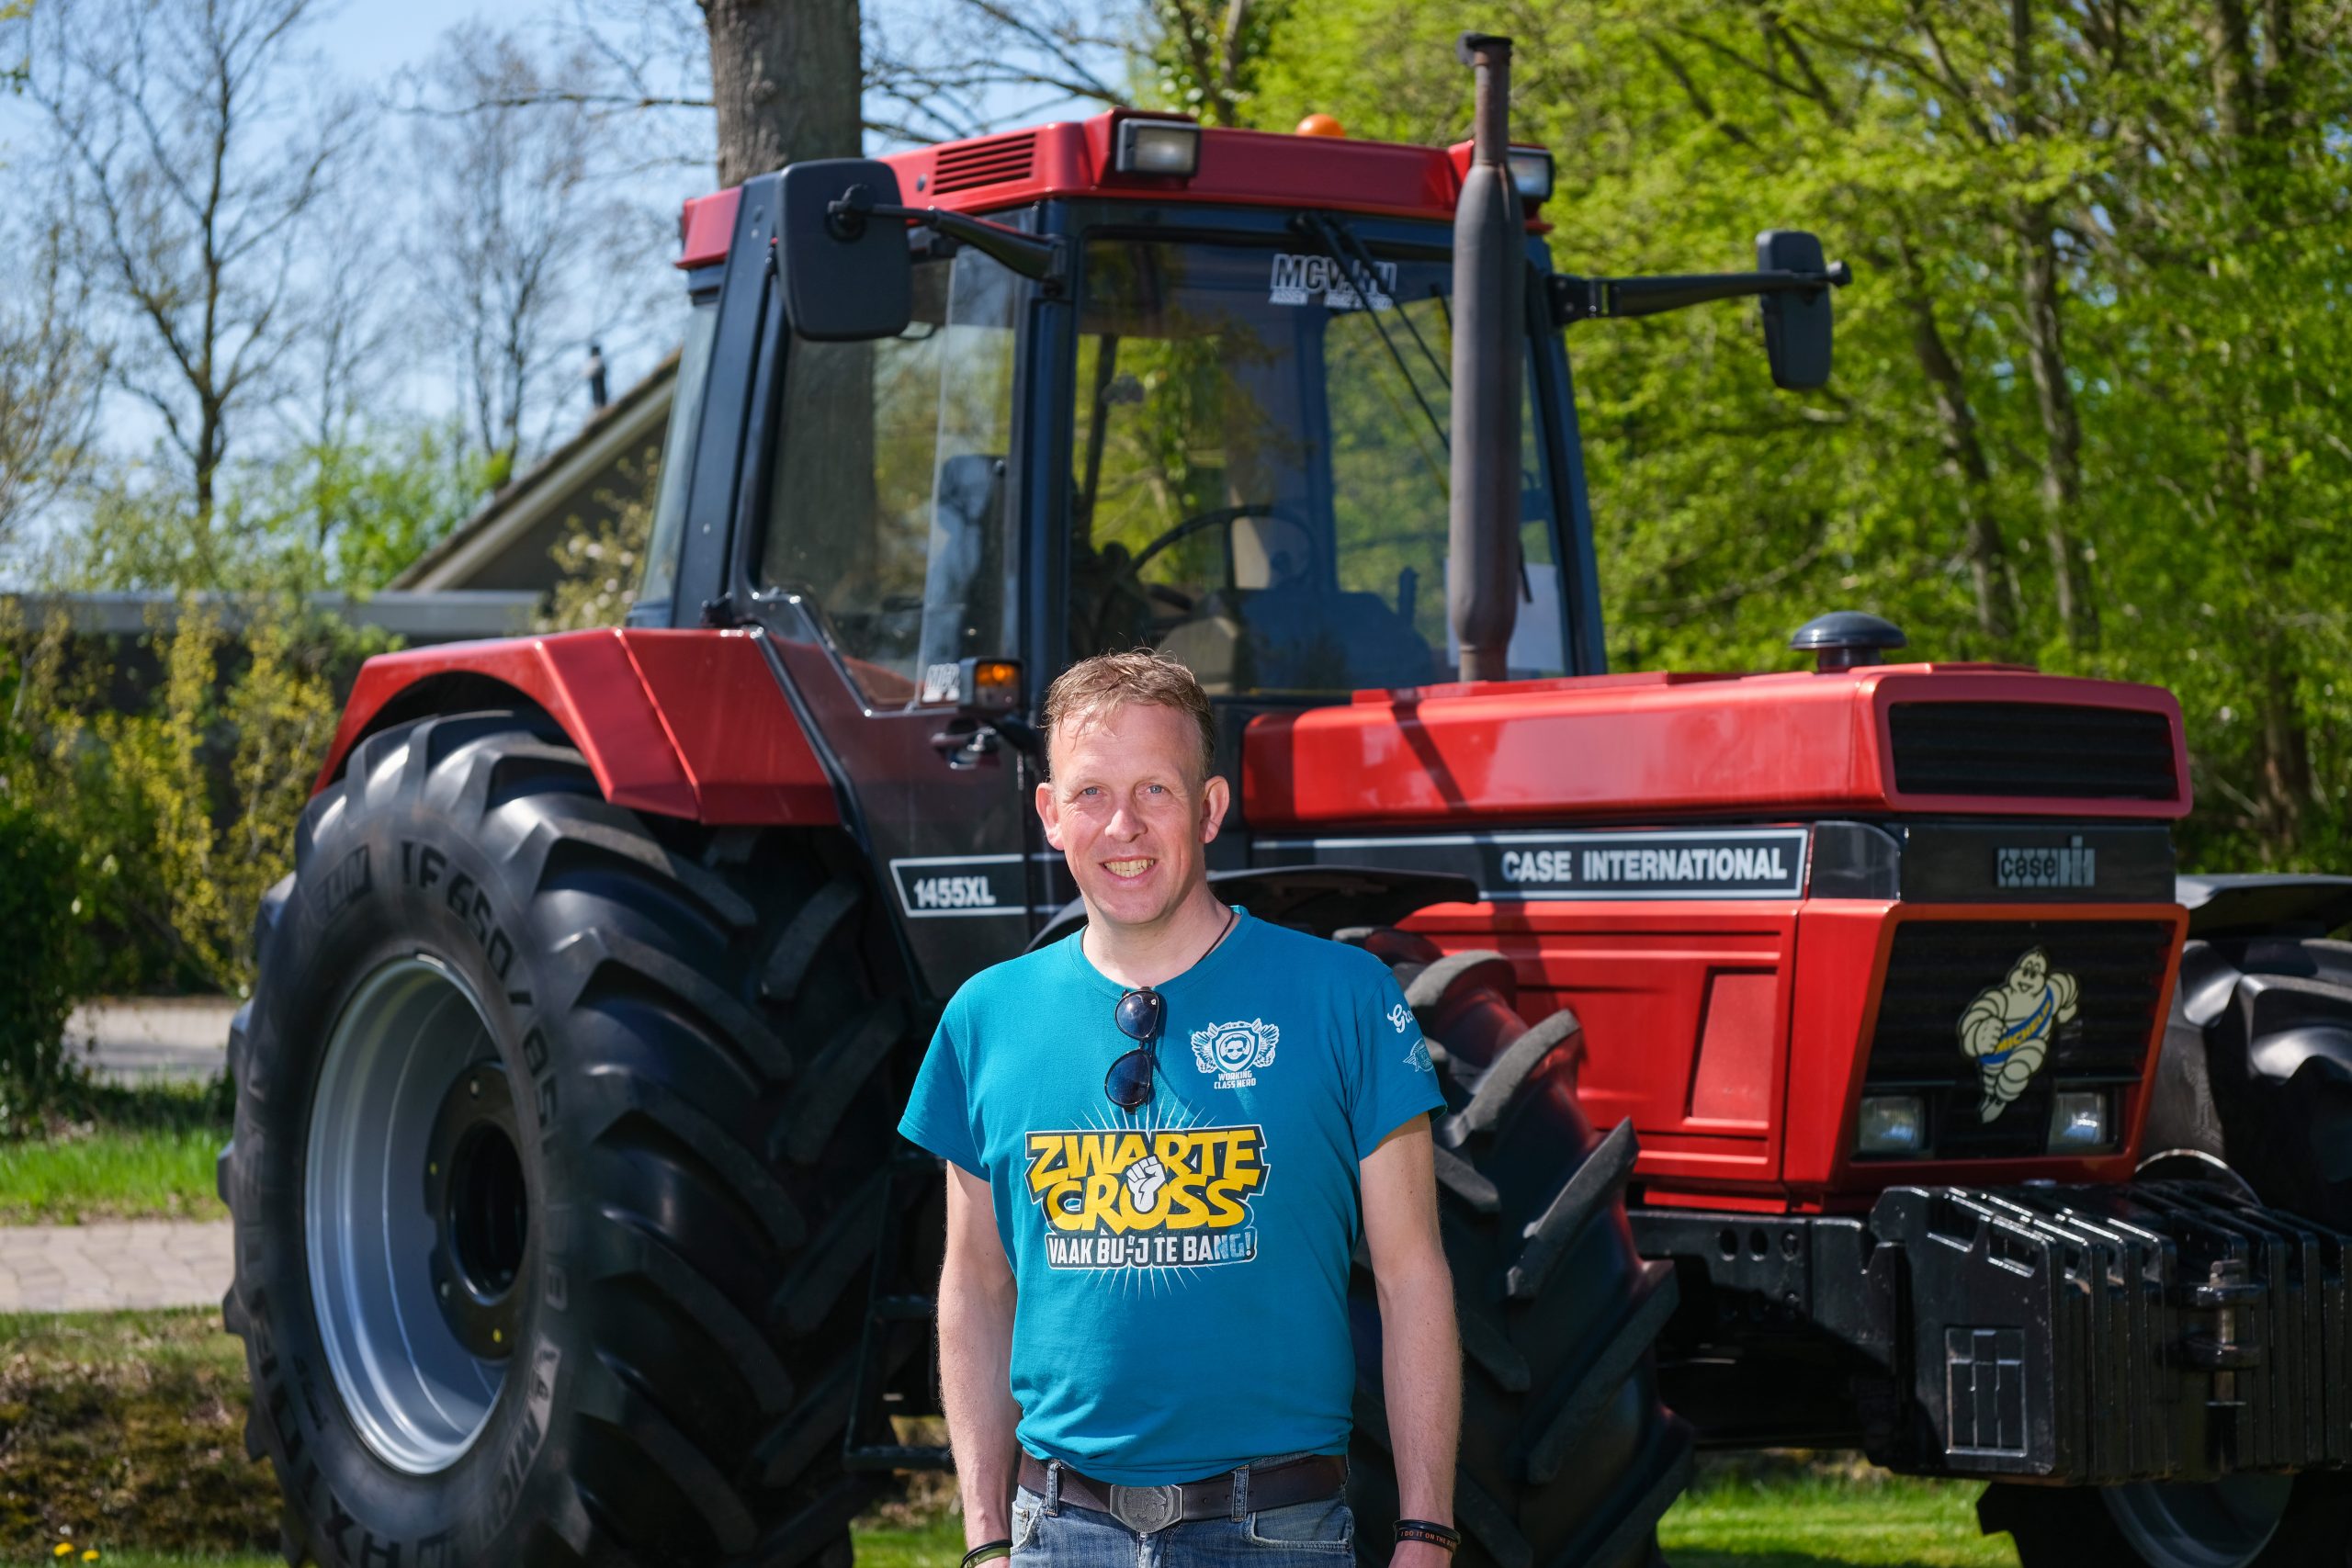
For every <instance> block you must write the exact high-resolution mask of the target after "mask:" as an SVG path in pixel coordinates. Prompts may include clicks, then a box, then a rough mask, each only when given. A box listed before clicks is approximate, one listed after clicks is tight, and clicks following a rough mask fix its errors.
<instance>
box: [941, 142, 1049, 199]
mask: <svg viewBox="0 0 2352 1568" xmlns="http://www.w3.org/2000/svg"><path fill="white" fill-rule="evenodd" d="M1036 156H1037V133H1036V132H1035V131H1034V130H1024V131H1021V132H1019V133H1018V134H1016V135H1012V136H991V137H989V138H987V139H986V140H984V141H967V142H964V143H963V144H961V145H960V146H955V147H943V148H941V149H940V150H939V161H938V163H937V164H933V168H932V181H931V188H932V190H933V193H934V194H937V195H944V194H946V193H947V192H949V191H956V190H970V189H971V188H972V187H973V186H992V185H998V184H1001V183H1002V182H1004V181H1006V180H1023V179H1027V178H1028V177H1029V171H1030V169H1031V168H1032V167H1033V166H1034V165H1035V162H1036Z"/></svg>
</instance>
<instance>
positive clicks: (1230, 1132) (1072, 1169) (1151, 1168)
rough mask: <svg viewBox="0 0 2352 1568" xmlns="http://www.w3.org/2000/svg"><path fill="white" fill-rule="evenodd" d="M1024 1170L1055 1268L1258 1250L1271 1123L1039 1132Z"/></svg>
mask: <svg viewBox="0 0 2352 1568" xmlns="http://www.w3.org/2000/svg"><path fill="white" fill-rule="evenodd" d="M1027 1151H1028V1156H1029V1164H1028V1168H1027V1170H1026V1172H1025V1178H1026V1181H1027V1186H1028V1192H1029V1196H1030V1197H1031V1198H1032V1199H1033V1200H1035V1202H1036V1204H1037V1207H1038V1209H1039V1211H1040V1212H1041V1213H1043V1214H1044V1215H1045V1221H1046V1232H1045V1247H1046V1267H1048V1268H1052V1269H1096V1270H1102V1271H1112V1270H1118V1269H1195V1268H1208V1267H1211V1266H1213V1265H1216V1264H1220V1263H1247V1262H1249V1261H1250V1260H1251V1259H1252V1258H1256V1257H1257V1256H1258V1229H1257V1227H1256V1226H1255V1225H1253V1224H1250V1218H1251V1215H1250V1199H1251V1198H1252V1197H1253V1196H1254V1195H1255V1194H1256V1193H1257V1192H1258V1191H1259V1190H1261V1189H1262V1188H1263V1187H1264V1186H1265V1184H1266V1157H1265V1156H1266V1130H1265V1129H1264V1128H1263V1127H1161V1128H1154V1129H1151V1130H1149V1131H1145V1132H1131V1131H1115V1130H1114V1131H1108V1132H1106V1131H1103V1130H1102V1129H1099V1128H1091V1127H1090V1128H1081V1129H1063V1130H1057V1131H1052V1132H1043V1133H1031V1134H1028V1138H1027Z"/></svg>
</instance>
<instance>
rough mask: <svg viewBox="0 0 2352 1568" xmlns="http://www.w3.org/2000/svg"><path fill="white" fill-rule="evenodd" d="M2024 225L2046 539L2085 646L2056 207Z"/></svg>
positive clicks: (2075, 444)
mask: <svg viewBox="0 0 2352 1568" xmlns="http://www.w3.org/2000/svg"><path fill="white" fill-rule="evenodd" d="M2016 224H2017V230H2018V244H2019V245H2020V246H2021V247H2022V248H2023V249H2024V252H2025V279H2024V284H2025V289H2024V292H2025V338H2026V354H2027V361H2028V364H2029V367H2030V369H2031V370H2032V373H2033V393H2034V400H2035V402H2036V404H2037V405H2038V406H2039V408H2040V410H2041V438H2042V457H2041V529H2042V539H2043V542H2044V543H2045V544H2046V545H2047V546H2048V547H2049V550H2050V578H2051V586H2052V590H2053V592H2055V593H2056V595H2057V603H2058V629H2059V632H2060V634H2061V635H2063V636H2064V637H2065V639H2066V643H2067V646H2068V647H2070V648H2075V649H2084V648H2088V647H2090V646H2092V645H2093V644H2094V643H2096V642H2097V641H2098V615H2097V614H2096V612H2095V611H2094V609H2093V607H2092V604H2091V601H2090V592H2089V584H2088V581H2087V574H2086V573H2085V572H2084V570H2083V566H2082V562H2081V560H2080V559H2079V558H2078V556H2077V553H2076V546H2075V540H2074V519H2075V511H2076V508H2077V506H2078V504H2079V502H2081V500H2082V493H2083V424H2082V419H2081V416H2080V415H2079V414H2078V413H2077V412H2076V411H2075V386H2074V382H2073V380H2072V379H2071V378H2069V375H2068V373H2067V367H2066V340H2065V330H2064V325H2063V323H2062V322H2061V321H2060V319H2059V311H2058V243H2057V240H2056V238H2055V237H2054V236H2053V235H2052V232H2051V219H2050V209H2049V208H2048V207H2047V206H2045V205H2043V204H2042V203H2040V202H2031V203H2026V204H2022V205H2020V206H2019V208H2018V211H2017V216H2016Z"/></svg>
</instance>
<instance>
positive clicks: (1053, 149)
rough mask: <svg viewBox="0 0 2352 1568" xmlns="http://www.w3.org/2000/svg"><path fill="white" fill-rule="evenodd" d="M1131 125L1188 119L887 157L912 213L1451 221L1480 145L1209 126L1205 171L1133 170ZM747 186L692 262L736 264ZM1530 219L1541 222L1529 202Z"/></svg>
mask: <svg viewBox="0 0 2352 1568" xmlns="http://www.w3.org/2000/svg"><path fill="white" fill-rule="evenodd" d="M1125 119H1182V120H1185V121H1186V122H1187V123H1190V117H1188V116H1182V115H1153V114H1139V113H1137V112H1136V111H1135V110H1133V109H1109V110H1105V111H1104V112H1103V113H1102V114H1098V115H1094V116H1091V117H1090V118H1086V119H1076V120H1057V121H1055V122H1054V123H1052V124H1050V125H1039V126H1032V127H1030V128H1029V129H1027V130H1008V131H1002V132H1000V133H998V134H996V135H991V136H975V137H968V138H967V139H965V140H964V141H945V142H942V143H940V144H939V145H937V146H935V147H918V148H915V149H914V150H912V151H910V152H893V153H891V154H889V155H888V157H886V158H884V159H883V160H882V162H883V163H886V164H889V165H890V167H891V168H892V169H893V170H895V171H896V172H897V174H898V176H899V199H900V200H901V201H903V202H904V203H905V204H906V205H907V206H910V207H944V208H947V209H950V210H952V211H956V212H984V211H989V210H993V209H1001V208H1007V207H1020V206H1024V205H1026V204H1028V203H1030V202H1033V201H1042V200H1045V199H1046V198H1047V197H1070V196H1108V197H1130V198H1133V197H1152V198H1155V199H1157V200H1160V201H1169V202H1216V203H1220V204H1224V205H1227V206H1232V205H1239V206H1245V207H1283V208H1294V207H1308V206H1312V207H1317V208H1323V209H1338V210H1340V211H1347V212H1363V213H1374V214H1379V215H1382V216H1386V217H1396V218H1433V219H1440V220H1452V219H1453V208H1454V203H1455V201H1456V200H1457V199H1458V198H1459V197H1460V196H1461V194H1462V179H1463V175H1464V171H1466V170H1467V169H1468V168H1469V166H1470V143H1469V142H1467V141H1461V142H1456V143H1455V144H1454V145H1453V146H1452V147H1444V148H1439V147H1408V146H1404V145H1402V144H1400V143H1397V142H1394V141H1352V140H1351V139H1348V138H1346V137H1337V136H1291V135H1284V134H1281V133H1278V132H1273V131H1265V130H1221V129H1216V128H1204V129H1203V130H1202V132H1201V159H1200V168H1199V171H1198V172H1197V173H1195V174H1193V175H1189V176H1186V177H1182V178H1179V177H1175V176H1171V175H1123V174H1119V173H1117V172H1116V171H1115V170H1114V169H1113V168H1112V166H1111V165H1112V156H1111V150H1112V148H1113V147H1114V146H1115V145H1116V144H1117V139H1118V125H1119V122H1120V121H1121V120H1125ZM740 194H741V186H737V187H734V188H731V189H728V190H722V191H718V192H717V193H715V194H713V195H710V196H703V197H694V198H693V199H691V200H689V201H688V202H687V203H686V207H685V211H684V214H683V215H682V216H681V219H680V231H681V238H682V239H683V241H684V251H683V254H681V255H680V256H679V258H678V265H680V266H682V267H688V268H691V267H700V266H709V265H712V264H714V263H717V262H720V261H723V260H725V259H726V256H727V246H728V243H729V239H730V238H731V237H732V235H733V233H734V229H735V204H736V200H737V197H739V195H740ZM1528 215H1529V217H1530V218H1531V219H1532V218H1533V217H1534V212H1533V204H1532V203H1531V204H1530V210H1529V214H1528Z"/></svg>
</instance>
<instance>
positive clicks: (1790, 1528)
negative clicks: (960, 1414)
mask: <svg viewBox="0 0 2352 1568" xmlns="http://www.w3.org/2000/svg"><path fill="white" fill-rule="evenodd" d="M244 1401H245V1369H244V1357H243V1349H242V1348H241V1347H240V1346H239V1345H238V1344H237V1342H236V1341H235V1340H234V1339H232V1338H231V1337H229V1336H227V1335H225V1334H223V1333H221V1332H220V1314H219V1313H218V1312H217V1311H215V1310H214V1309H211V1308H209V1307H208V1308H198V1309H191V1310H188V1311H185V1312H138V1313H93V1314H72V1315H25V1316H17V1317H8V1316H0V1563H32V1562H61V1561H62V1562H80V1561H81V1552H82V1551H84V1550H85V1549H89V1548H96V1549H97V1550H98V1551H99V1552H100V1553H101V1556H100V1561H101V1562H105V1563H107V1564H110V1565H112V1568H277V1564H278V1563H279V1559H278V1558H277V1555H276V1552H275V1550H274V1549H275V1546H276V1543H277V1487H276V1484H275V1483H274V1482H273V1481H272V1480H271V1477H270V1472H269V1467H268V1466H267V1465H263V1464H253V1463H249V1462H247V1461H246V1459H245V1450H244V1443H243V1427H244ZM1976 1491H1977V1488H1976V1487H1975V1486H1974V1485H1973V1484H1971V1483H1940V1482H1928V1481H1911V1480H1905V1479H1901V1478H1896V1477H1888V1476H1883V1475H1880V1474H1878V1473H1877V1472H1871V1471H1868V1470H1864V1469H1860V1467H1855V1468H1853V1469H1851V1470H1848V1469H1844V1468H1840V1467H1837V1466H1834V1465H1825V1464H1812V1463H1806V1462H1801V1461H1776V1460H1772V1459H1744V1458H1743V1459H1736V1460H1730V1461H1713V1462H1712V1463H1710V1464H1709V1465H1708V1466H1707V1467H1706V1468H1705V1469H1704V1470H1703V1471H1702V1479H1701V1480H1700V1482H1699V1483H1698V1484H1697V1485H1696V1486H1695V1487H1694V1488H1693V1489H1692V1490H1691V1493H1690V1494H1689V1495H1687V1496H1685V1497H1684V1498H1683V1499H1682V1501H1681V1502H1679V1503H1678V1504H1677V1505H1676V1506H1675V1507H1674V1510H1673V1511H1672V1512H1671V1513H1669V1514H1668V1515H1667V1517H1666V1521H1665V1524H1664V1526H1663V1528H1662V1529H1661V1530H1660V1532H1659V1536H1660V1540H1661V1542H1662V1544H1663V1545H1664V1546H1665V1548H1666V1552H1667V1555H1668V1559H1669V1560H1670V1561H1671V1562H1673V1563H1674V1564H1676V1568H1830V1565H1832V1564H1853V1565H1856V1568H1863V1565H1868V1568H1894V1565H1896V1564H1917V1565H1919V1568H1951V1565H1960V1564H1978V1563H2005V1564H2006V1563H2014V1562H2016V1561H2017V1555H2016V1553H2015V1552H2014V1551H2012V1550H2011V1548H2010V1546H2009V1541H2008V1538H2007V1536H1995V1537H1991V1538H1989V1539H1988V1538H1985V1537H1983V1536H1980V1535H1978V1534H1977V1533H1976V1512H1975V1499H1976ZM937 1495H938V1483H936V1482H933V1483H929V1484H928V1485H926V1486H923V1487H922V1489H920V1490H919V1491H918V1492H917V1493H916V1495H915V1496H914V1498H913V1499H912V1501H911V1506H910V1504H899V1505H895V1506H889V1507H887V1508H885V1509H883V1510H881V1511H880V1512H878V1513H877V1514H876V1515H875V1516H873V1517H869V1518H867V1519H865V1520H863V1521H861V1522H860V1525H859V1527H858V1529H857V1532H856V1533H857V1557H858V1563H859V1568H954V1565H955V1563H956V1560H957V1558H958V1557H960V1556H961V1555H962V1553H963V1533H962V1526H961V1523H960V1521H958V1520H957V1519H956V1518H954V1517H948V1516H941V1515H926V1513H925V1509H926V1507H927V1506H931V1504H930V1503H929V1502H927V1501H926V1499H935V1498H936V1496H937ZM68 1540H70V1541H71V1542H72V1543H73V1547H74V1550H73V1551H72V1552H71V1553H70V1554H69V1555H68V1556H67V1557H66V1558H63V1559H59V1558H56V1557H54V1556H53V1555H52V1552H53V1549H54V1548H55V1547H56V1546H57V1545H58V1544H59V1543H60V1542H62V1541H68ZM2086 1568H2087V1565H2086Z"/></svg>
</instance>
